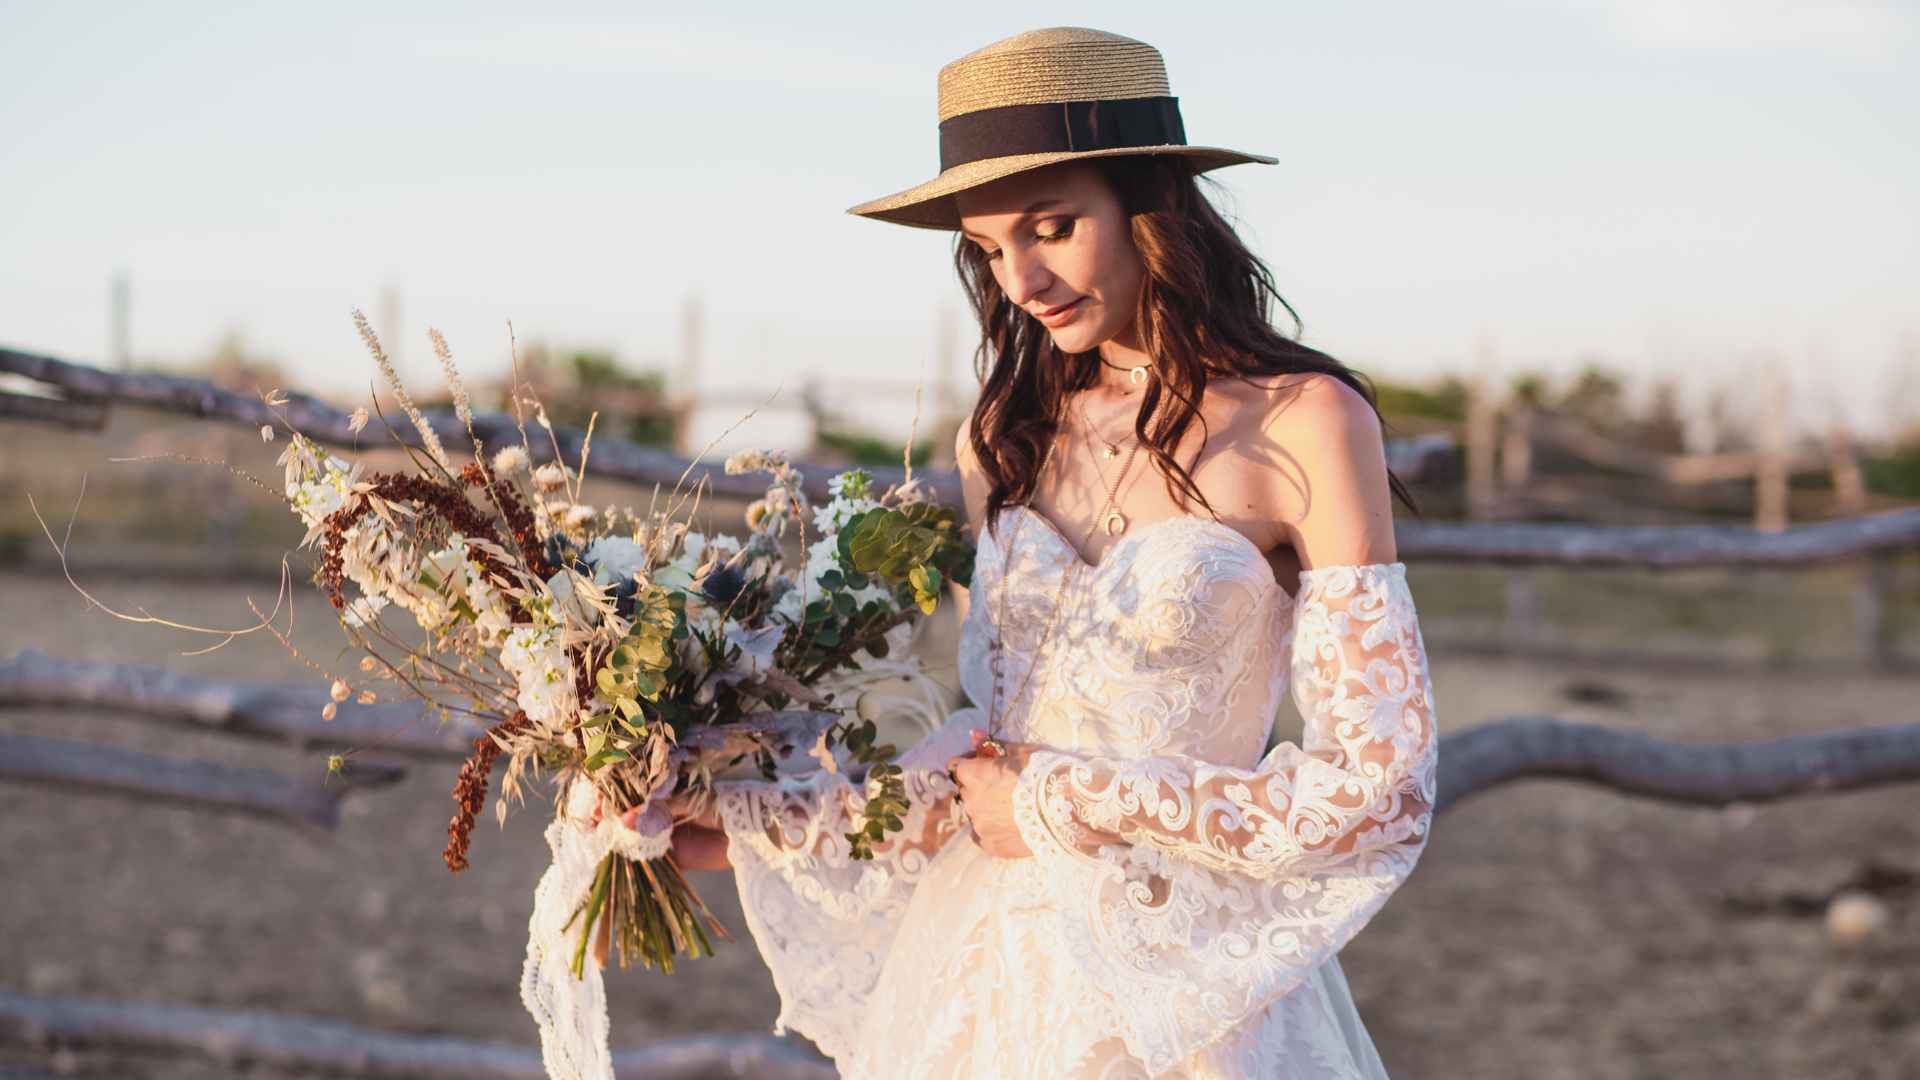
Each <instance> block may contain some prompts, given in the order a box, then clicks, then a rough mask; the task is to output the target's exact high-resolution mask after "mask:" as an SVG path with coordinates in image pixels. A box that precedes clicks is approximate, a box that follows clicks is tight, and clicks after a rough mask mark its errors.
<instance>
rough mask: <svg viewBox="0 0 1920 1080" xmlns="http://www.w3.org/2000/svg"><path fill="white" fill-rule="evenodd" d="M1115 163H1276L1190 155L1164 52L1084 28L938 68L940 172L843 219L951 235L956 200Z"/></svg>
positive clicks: (1200, 151) (990, 49) (1026, 37)
mask: <svg viewBox="0 0 1920 1080" xmlns="http://www.w3.org/2000/svg"><path fill="white" fill-rule="evenodd" d="M1122 154H1177V155H1179V156H1181V157H1183V158H1186V159H1187V160H1188V161H1189V162H1191V163H1192V166H1193V171H1194V172H1196V173H1199V172H1206V171H1207V170H1209V169H1217V168H1220V167H1221V166H1223V165H1238V164H1240V163H1242V162H1248V161H1258V162H1261V163H1262V164H1266V165H1273V164H1276V163H1277V160H1278V159H1276V158H1270V157H1265V156H1263V155H1260V154H1247V153H1242V152H1240V151H1238V150H1227V149H1223V148H1221V147H1218V146H1188V145H1187V134H1186V130H1185V128H1184V127H1183V126H1182V124H1181V121H1180V104H1179V99H1178V98H1175V97H1173V96H1172V94H1170V93H1169V91H1168V87H1167V65H1166V62H1165V61H1163V60H1162V59H1161V58H1160V50H1158V49H1156V48H1154V47H1153V46H1151V45H1148V44H1147V43H1145V42H1143V41H1135V40H1133V39H1132V38H1127V37H1121V36H1120V35H1118V34H1109V33H1105V32H1103V31H1100V30H1089V29H1087V28H1086V27H1083V26H1053V27H1048V28H1047V29H1044V30H1030V31H1028V32H1026V33H1024V34H1015V35H1014V36H1013V37H1010V38H1005V39H1003V40H1000V41H996V42H994V43H993V44H991V45H988V46H986V47H985V48H981V49H975V50H974V51H973V52H970V53H968V54H967V55H965V56H963V57H961V58H960V59H958V60H955V61H953V62H952V63H950V64H948V65H947V66H945V67H943V68H941V69H940V175H938V176H936V177H934V178H933V179H931V180H929V181H927V182H926V183H924V184H917V185H915V186H913V187H910V188H908V189H906V190H905V191H897V192H895V193H893V194H892V195H887V196H883V197H881V198H878V199H874V200H872V201H870V202H863V203H861V204H860V205H858V206H854V207H850V208H848V210H847V213H849V214H858V215H860V216H861V217H870V218H878V219H880V220H881V221H891V222H895V223H896V224H900V225H912V226H915V227H917V228H922V229H958V228H959V227H960V211H959V209H958V207H956V206H955V204H954V200H953V195H954V193H955V192H958V191H965V190H966V189H967V188H970V187H977V186H979V185H981V184H984V183H986V182H988V181H989V180H998V179H1000V178H1001V177H1003V176H1011V175H1013V174H1014V173H1019V172H1026V171H1027V170H1029V169H1037V168H1040V167H1041V166H1043V165H1052V164H1055V163H1056V162H1061V161H1074V160H1077V159H1080V158H1095V157H1116V156H1119V155H1122Z"/></svg>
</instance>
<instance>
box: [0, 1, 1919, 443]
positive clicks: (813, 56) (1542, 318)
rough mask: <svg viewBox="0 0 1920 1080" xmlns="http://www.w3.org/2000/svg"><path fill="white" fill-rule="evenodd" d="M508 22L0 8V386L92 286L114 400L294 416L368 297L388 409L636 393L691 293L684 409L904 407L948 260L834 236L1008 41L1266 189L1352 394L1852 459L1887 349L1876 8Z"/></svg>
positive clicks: (1903, 41)
mask: <svg viewBox="0 0 1920 1080" xmlns="http://www.w3.org/2000/svg"><path fill="white" fill-rule="evenodd" d="M538 7H539V11H538V13H537V14H530V13H526V12H528V11H529V10H530V9H529V8H528V6H527V5H514V6H512V7H509V6H506V5H497V4H473V3H458V4H456V3H445V4H425V3H421V4H401V3H381V4H377V5H376V4H352V3H334V4H326V5H317V4H249V5H244V6H239V5H236V6H235V7H233V8H232V9H231V10H223V9H221V8H218V7H214V6H208V5H191V4H169V5H143V6H140V7H134V6H131V5H98V4H86V3H61V4H53V3H21V2H19V0H0V148H4V154H5V165H4V168H0V342H4V343H6V344H9V345H13V346H16V347H24V348H30V349H38V350H43V351H47V352H50V353H54V354H56V355H61V356H66V357H72V358H78V359H83V360H85V359H99V358H101V357H103V356H104V354H105V352H106V349H107V332H106V319H105V311H106V304H107V300H106V297H107V283H108V280H109V277H110V275H111V274H112V272H113V271H114V270H115V269H116V268H125V269H126V270H127V271H129V272H130V273H131V275H132V277H133V281H134V296H135V310H134V341H135V352H136V356H137V357H139V358H142V359H152V360H167V359H172V358H184V357H190V356H193V355H195V354H198V353H202V352H204V351H205V350H206V349H208V348H209V347H210V346H211V345H212V344H213V343H214V342H215V341H216V340H217V339H218V338H219V337H220V335H221V334H222V333H223V332H224V331H226V330H228V329H236V330H239V331H241V332H243V333H244V335H245V337H246V339H247V340H248V341H249V342H250V343H251V345H252V346H253V347H255V348H257V349H260V350H262V351H264V352H267V353H270V354H275V355H277V356H279V357H282V358H284V359H285V360H287V361H289V362H291V363H293V364H294V365H295V366H296V368H297V370H299V371H300V373H301V378H302V380H303V382H304V384H305V385H307V386H310V387H315V388H321V389H334V390H341V391H350V390H351V387H353V386H355V385H364V379H365V376H366V367H365V364H364V360H363V356H362V354H361V353H360V351H359V346H358V343H357V341H356V339H355V338H354V336H353V332H352V327H351V325H350V323H349V321H348V317H347V309H348V308H349V307H350V306H352V305H356V304H357V305H361V306H363V307H366V308H367V309H368V310H369V312H372V311H374V310H375V309H376V308H377V306H378V304H379V299H380V289H381V287H382V285H383V284H384V283H386V282H388V281H395V282H398V283H399V285H400V287H401V289H402V291H403V294H404V298H405V299H404V316H405V324H406V327H407V329H408V331H409V336H408V338H407V339H406V341H405V342H404V344H403V349H404V351H405V353H406V354H407V355H408V357H409V358H410V359H411V361H412V362H413V364H414V367H415V370H423V369H421V368H420V367H419V361H420V359H421V358H422V357H424V356H425V355H426V350H425V346H424V337H423V336H422V334H423V331H424V327H425V326H426V325H428V324H429V323H431V324H433V325H437V326H439V327H440V328H441V329H442V330H444V331H445V332H446V334H447V336H448V337H449V339H450V340H451V341H452V343H453V346H454V348H455V350H456V352H458V353H459V354H460V355H461V356H462V357H463V358H464V362H465V364H466V366H467V367H469V368H470V369H473V370H477V371H488V370H494V369H496V368H497V367H498V366H499V365H501V364H503V363H504V359H505V354H506V336H505V332H504V323H505V321H506V320H507V319H509V318H511V319H513V320H514V323H515V325H516V326H517V327H518V328H519V330H520V333H521V336H522V338H523V340H524V339H528V338H538V339H544V340H547V341H549V342H552V343H554V344H556V345H560V346H570V345H582V346H605V347H610V348H613V349H615V350H616V351H617V352H618V353H619V354H620V355H621V356H622V357H624V358H626V359H629V360H633V361H645V360H648V359H652V358H658V359H661V360H665V359H667V358H668V357H670V355H671V354H672V352H673V350H674V348H675V345H676V341H677V335H678V311H679V308H680V305H681V304H682V302H683V301H684V299H685V298H686V297H687V296H688V295H689V294H690V293H692V292H695V291H697V292H699V293H701V294H702V295H703V296H704V298H705V303H706V307H707V311H708V314H709V327H708V338H709V345H708V356H709V359H710V365H711V366H710V367H709V370H708V371H707V373H706V375H705V377H704V380H705V384H706V385H708V386H712V387H723V386H736V385H746V384H752V383H757V382H766V381H770V380H778V379H785V380H786V381H787V383H788V385H789V386H794V385H797V383H798V381H799V380H800V379H801V378H802V377H803V376H804V375H805V374H806V373H808V372H814V373H818V374H820V375H823V376H827V377H829V378H831V379H833V380H836V381H837V383H838V384H839V385H844V386H846V387H848V388H855V387H857V383H858V380H859V379H860V378H861V377H862V376H868V377H878V376H883V375H884V376H888V377H893V378H906V377H912V376H914V375H915V374H917V373H918V372H920V371H921V370H923V369H924V368H925V367H926V366H927V364H928V361H929V357H930V356H931V354H932V352H933V346H932V338H933V333H934V331H933V327H934V311H935V308H936V307H937V306H938V305H940V304H942V303H945V304H949V305H953V306H955V308H956V312H957V310H958V306H957V305H958V302H959V293H958V287H957V285H956V284H955V282H954V280H953V276H952V271H951V269H950V258H949V254H948V253H949V250H950V244H951V240H950V235H949V234H944V233H935V232H928V231H923V230H915V229H906V228H901V227H897V226H890V225H885V224H881V223H878V222H873V221H867V220H863V219H858V218H854V217H851V216H848V215H846V214H845V213H844V210H845V208H846V207H848V206H850V205H852V204H854V203H855V202H859V201H862V200H864V199H867V198H871V197H874V196H877V195H881V194H885V193H888V192H891V191H894V190H896V189H899V188H902V187H906V186H908V185H910V184H913V183H917V182H918V181H920V180H923V179H926V178H928V177H930V176H932V175H933V173H934V172H935V171H937V169H936V164H935V162H936V144H935V132H934V120H935V116H934V76H935V72H936V71H937V70H938V68H939V67H940V65H941V64H943V63H945V62H946V61H948V60H951V59H953V58H955V57H957V56H959V55H961V54H963V53H965V52H967V51H969V50H971V49H974V48H977V47H978V46H980V45H983V44H986V43H987V42H989V41H992V40H995V39H997V38H1000V37H1004V36H1007V35H1009V34H1013V33H1017V32H1019V31H1022V30H1027V29H1033V28H1036V27H1041V26H1050V25H1086V26H1095V27H1099V28H1101V29H1105V30H1111V31H1114V32H1116V33H1121V34H1126V35H1128V36H1132V37H1137V38H1140V39H1142V40H1145V41H1148V42H1150V43H1152V44H1154V45H1155V46H1157V47H1159V48H1160V50H1161V51H1162V53H1163V54H1164V55H1165V56H1166V59H1167V64H1168V69H1169V73H1170V77H1171V81H1172V84H1173V91H1174V93H1175V94H1177V95H1178V96H1179V97H1180V99H1181V107H1182V111H1183V113H1184V115H1185V119H1186V124H1187V131H1188V135H1189V138H1190V140H1191V141H1193V142H1196V143H1213V144H1217V145H1226V146H1233V147H1238V148H1243V149H1247V150H1251V151H1254V152H1259V153H1267V154H1272V155H1275V156H1277V157H1279V158H1280V159H1281V164H1280V165H1278V166H1262V165H1240V166H1234V167H1232V168H1229V169H1224V170H1221V171H1219V172H1216V173H1214V174H1212V175H1213V176H1215V177H1217V178H1218V179H1219V180H1221V181H1222V182H1224V183H1225V184H1227V185H1228V186H1229V188H1230V189H1231V190H1232V192H1233V202H1234V205H1233V207H1232V209H1234V210H1235V211H1236V212H1237V214H1238V216H1239V217H1240V218H1241V220H1242V222H1243V231H1244V233H1245V235H1246V236H1247V238H1248V239H1249V241H1250V242H1251V243H1252V244H1253V246H1254V248H1255V250H1256V251H1257V252H1259V253H1261V254H1262V255H1263V256H1265V257H1266V258H1267V259H1268V260H1269V262H1270V264H1271V265H1272V267H1273V269H1274V271H1275V273H1276V275H1277V277H1278V279H1279V281H1280V284H1281V286H1282V291H1283V292H1284V293H1285V295H1286V296H1287V297H1288V299H1289V300H1291V301H1292V302H1293V303H1294V305H1295V306H1296V307H1297V308H1298V309H1299V310H1300V311H1301V313H1302V315H1303V316H1304V317H1305V319H1306V323H1307V332H1308V340H1309V341H1311V342H1313V343H1315V344H1317V345H1319V346H1321V347H1322V348H1326V349H1328V350H1330V351H1332V352H1334V353H1335V354H1336V355H1338V356H1341V357H1342V358H1343V359H1346V360H1348V361H1349V362H1350V363H1353V364H1354V365H1355V366H1357V367H1360V368H1361V369H1362V370H1365V371H1374V372H1378V373H1380V374H1385V375H1394V376H1410V377H1418V376H1421V375H1425V374H1429V373H1437V372H1440V371H1443V370H1456V371H1459V370H1464V369H1466V368H1467V367H1468V366H1469V365H1470V364H1473V363H1476V362H1478V363H1483V364H1491V365H1492V366H1493V368H1494V370H1496V371H1511V370H1513V369H1516V368H1519V367H1522V366H1535V367H1544V368H1547V369H1550V370H1556V371H1570V370H1571V369H1572V368H1573V366H1574V364H1575V363H1576V361H1577V360H1578V359H1579V358H1580V357H1582V356H1584V355H1589V354H1591V355H1599V356H1603V357H1606V358H1607V359H1609V360H1611V361H1612V362H1614V363H1616V364H1617V365H1618V366H1620V367H1622V368H1623V369H1626V370H1628V371H1630V372H1636V373H1640V374H1643V375H1644V374H1646V373H1651V372H1655V371H1659V370H1677V371H1681V372H1683V373H1685V374H1686V375H1687V377H1688V378H1689V380H1691V381H1690V383H1689V385H1691V386H1695V387H1703V386H1705V385H1707V384H1710V383H1713V382H1716V381H1718V382H1726V383H1730V384H1734V385H1738V384H1739V381H1740V379H1741V374H1740V373H1741V371H1742V370H1743V368H1744V367H1746V366H1748V365H1752V364H1756V363H1760V362H1763V360H1764V358H1765V357H1766V356H1767V355H1769V354H1771V355H1774V356H1776V357H1777V358H1778V359H1779V360H1780V361H1782V362H1785V363H1788V364H1807V363H1809V362H1810V361H1812V362H1814V363H1815V365H1816V366H1814V367H1813V368H1812V370H1811V373H1807V374H1801V375H1798V376H1796V377H1795V380H1794V382H1793V391H1794V394H1795V397H1796V400H1797V401H1798V402H1799V404H1798V406H1797V408H1798V409H1799V410H1800V413H1801V416H1802V419H1804V420H1813V419H1817V418H1818V416H1819V415H1822V414H1823V413H1822V410H1824V409H1826V408H1829V407H1831V403H1833V402H1836V401H1837V402H1838V403H1839V404H1840V405H1842V406H1843V407H1845V408H1846V409H1848V410H1849V411H1850V412H1851V413H1852V414H1853V415H1854V418H1855V419H1856V421H1858V422H1860V423H1862V424H1866V425H1871V424H1877V423H1879V422H1882V421H1883V420H1884V419H1885V417H1886V415H1887V414H1888V413H1889V411H1891V406H1889V404H1888V401H1887V397H1888V393H1889V388H1890V387H1892V386H1894V385H1895V383H1896V382H1897V380H1895V378H1894V376H1895V374H1896V365H1897V364H1898V363H1899V357H1900V352H1899V345H1900V343H1901V342H1902V341H1903V340H1904V339H1906V338H1908V337H1913V336H1920V301H1917V300H1916V297H1920V289H1917V288H1916V286H1917V285H1920V137H1916V133H1917V132H1920V76H1917V75H1916V71H1920V64H1917V63H1916V59H1920V57H1917V56H1916V54H1917V53H1920V13H1916V6H1915V5H1914V4H1912V3H1899V4H1896V3H1879V2H1870V0H1860V2H1853V3H1836V4H1819V3H1807V2H1802V3H1776V2H1768V0H1748V2H1741V0H1591V2H1579V0H1564V2H1555V0H1535V2H1532V3H1493V2H1483V0H1459V2H1455V3H1449V4H1445V5H1441V4H1432V3H1418V2H1400V3H1358V2H1356V3H1327V2H1322V3H1312V4H1310V3H1304V2H1272V0H1268V2H1261V3H1247V4H1206V3H1189V4H1168V3H1158V4H1143V3H1125V2H1102V3H1097V4H1094V3H1066V4H1040V5H1036V4H1018V5H1015V4H1005V3H991V2H988V3H982V2H970V3H967V4H961V5H949V6H946V7H935V6H934V5H926V4H912V5H902V4H897V3H896V4H887V5H877V4H876V5H862V4H850V3H833V4H808V5H800V4H791V3H779V4H774V3H756V4H720V5H708V6H695V5H675V6H674V8H664V7H663V8H654V7H651V6H649V5H644V4H640V5H636V4H632V3H627V4H617V5H616V4H601V5H586V4H544V5H539V6H538ZM1483 340H1484V341H1488V342H1490V343H1491V346H1490V349H1491V351H1490V352H1483V351H1481V346H1480V345H1478V344H1477V343H1478V342H1481V341H1483ZM1476 357H1479V358H1480V359H1478V360H1476ZM1489 357H1490V359H1489ZM423 377H424V376H423ZM1836 381H1844V382H1846V383H1848V384H1850V385H1851V386H1852V389H1850V390H1845V391H1843V392H1838V393H1836V392H1835V391H1834V390H1832V389H1831V384H1832V383H1834V382H1836ZM1907 386H1908V388H1909V389H1911V388H1912V386H1913V384H1912V383H1908V384H1907ZM895 404H896V405H897V403H895ZM899 412H900V410H899V409H898V408H897V407H891V406H890V407H888V408H885V409H879V410H877V411H876V412H875V413H874V415H873V416H872V417H871V419H872V420H873V422H874V423H875V424H876V425H879V426H882V427H892V426H895V425H902V426H903V425H904V417H903V416H899V415H894V414H897V413H899Z"/></svg>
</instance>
